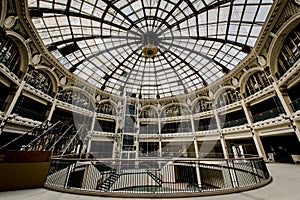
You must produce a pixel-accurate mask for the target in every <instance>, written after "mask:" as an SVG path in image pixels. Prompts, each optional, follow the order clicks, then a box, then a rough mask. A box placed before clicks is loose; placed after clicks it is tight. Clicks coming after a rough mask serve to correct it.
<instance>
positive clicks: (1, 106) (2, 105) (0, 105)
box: [0, 99, 8, 111]
mask: <svg viewBox="0 0 300 200" xmlns="http://www.w3.org/2000/svg"><path fill="white" fill-rule="evenodd" d="M7 104H8V103H7V102H5V100H4V99H0V111H4V109H5V108H6V106H7Z"/></svg>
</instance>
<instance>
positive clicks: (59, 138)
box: [49, 124, 74, 150]
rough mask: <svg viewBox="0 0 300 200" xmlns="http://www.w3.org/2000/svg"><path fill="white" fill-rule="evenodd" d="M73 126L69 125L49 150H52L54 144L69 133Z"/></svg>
mask: <svg viewBox="0 0 300 200" xmlns="http://www.w3.org/2000/svg"><path fill="white" fill-rule="evenodd" d="M73 126H74V124H72V125H70V126H69V127H68V129H67V130H66V131H65V132H64V133H63V134H62V135H61V136H60V137H59V138H58V140H56V141H55V143H54V144H53V145H52V146H51V147H50V149H49V150H53V149H54V147H55V146H56V144H57V143H58V142H59V141H60V140H61V139H62V138H63V137H64V136H65V135H66V134H67V133H68V132H69V130H70V129H71V128H72V127H73Z"/></svg>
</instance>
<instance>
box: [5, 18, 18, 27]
mask: <svg viewBox="0 0 300 200" xmlns="http://www.w3.org/2000/svg"><path fill="white" fill-rule="evenodd" d="M17 18H18V17H16V16H9V17H7V18H6V19H5V20H4V27H5V28H8V29H10V28H11V27H13V26H14V25H15V23H16V19H17Z"/></svg>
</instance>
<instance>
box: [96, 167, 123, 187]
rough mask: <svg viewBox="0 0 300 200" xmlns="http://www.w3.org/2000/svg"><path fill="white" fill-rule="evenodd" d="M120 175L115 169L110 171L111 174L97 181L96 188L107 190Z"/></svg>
mask: <svg viewBox="0 0 300 200" xmlns="http://www.w3.org/2000/svg"><path fill="white" fill-rule="evenodd" d="M120 176H121V175H120V174H117V173H116V172H115V171H113V172H112V175H110V176H109V177H108V178H107V179H106V180H105V181H104V182H102V183H98V185H97V187H96V189H97V190H101V191H105V192H107V191H109V189H110V188H111V186H112V185H113V184H114V183H115V182H116V181H117V180H118V179H119V177H120Z"/></svg>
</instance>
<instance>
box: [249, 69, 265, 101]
mask: <svg viewBox="0 0 300 200" xmlns="http://www.w3.org/2000/svg"><path fill="white" fill-rule="evenodd" d="M269 85H270V82H269V80H268V78H267V77H266V74H265V72H263V71H257V72H255V73H254V74H252V75H251V76H250V77H249V78H248V80H247V83H246V86H245V87H246V88H245V97H248V96H250V95H252V94H254V93H256V92H258V91H259V90H262V89H264V88H265V87H267V86H269Z"/></svg>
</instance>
